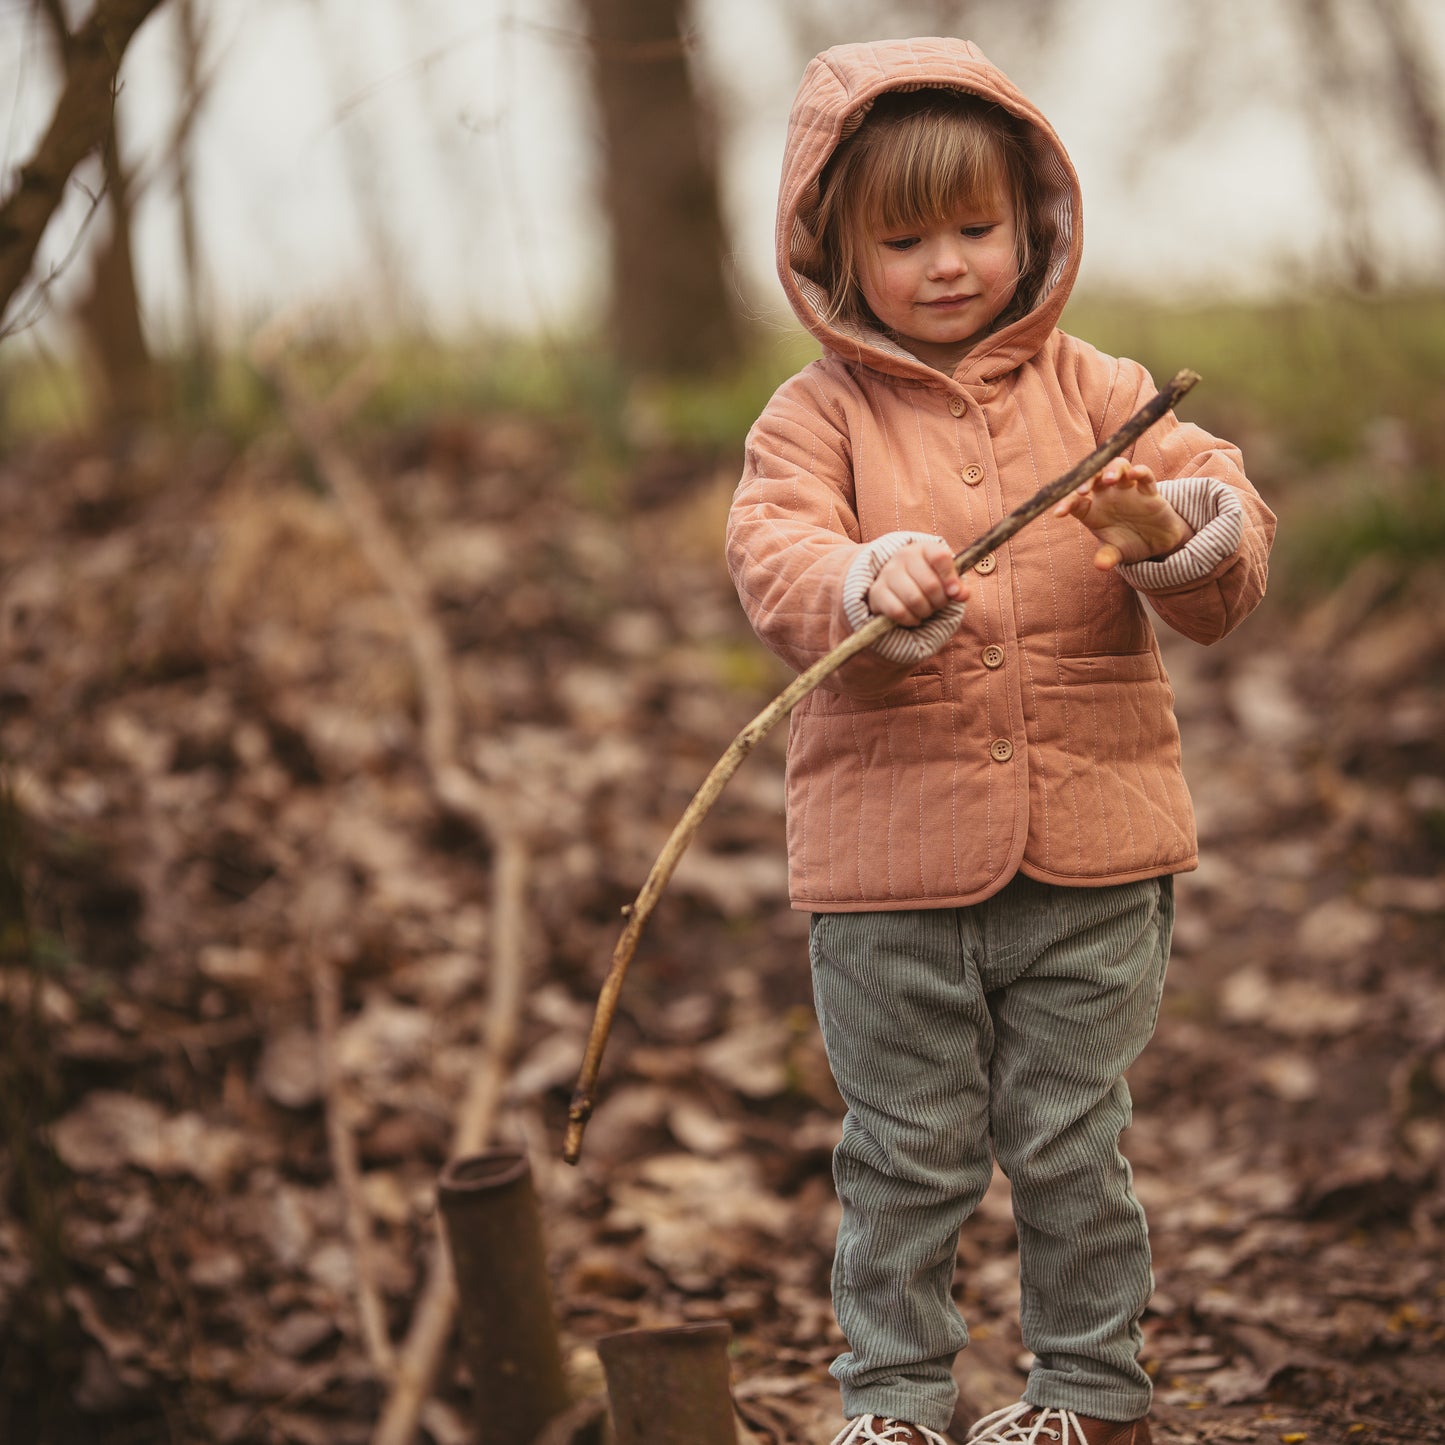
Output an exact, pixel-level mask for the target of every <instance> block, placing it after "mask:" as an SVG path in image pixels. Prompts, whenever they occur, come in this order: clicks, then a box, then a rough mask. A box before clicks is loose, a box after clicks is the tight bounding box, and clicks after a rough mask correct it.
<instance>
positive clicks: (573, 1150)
mask: <svg viewBox="0 0 1445 1445" xmlns="http://www.w3.org/2000/svg"><path fill="white" fill-rule="evenodd" d="M1198 380H1199V376H1198V374H1197V373H1196V372H1193V371H1180V372H1176V373H1175V375H1174V376H1173V377H1171V378H1170V380H1169V381H1168V383H1166V385H1165V386H1164V388H1163V390H1161V391H1160V392H1158V393H1157V394H1156V395H1155V396H1154V397H1152V398H1151V399H1150V400H1149V401H1147V402H1145V403H1144V405H1143V406H1141V407H1140V408H1139V410H1138V411H1136V412H1135V413H1134V415H1133V416H1131V417H1130V418H1129V420H1128V421H1126V422H1125V423H1124V425H1123V426H1121V427H1120V428H1119V430H1118V431H1116V432H1115V433H1114V435H1113V436H1111V437H1109V438H1108V440H1107V441H1105V442H1104V443H1103V444H1102V445H1101V446H1100V447H1099V448H1098V449H1097V450H1096V451H1094V452H1091V453H1090V454H1089V455H1088V456H1087V457H1085V458H1084V459H1083V461H1081V462H1079V464H1078V465H1077V466H1075V467H1073V468H1072V469H1071V470H1070V471H1068V472H1066V473H1065V474H1064V475H1063V476H1062V477H1059V478H1057V479H1056V480H1054V481H1052V482H1050V483H1049V484H1048V485H1047V486H1046V487H1043V488H1041V489H1040V490H1039V491H1037V492H1035V493H1034V495H1033V496H1032V497H1030V498H1029V500H1028V501H1027V502H1024V503H1023V504H1022V505H1021V506H1019V507H1016V508H1015V509H1014V510H1013V511H1012V512H1010V513H1009V514H1008V516H1006V517H1005V518H1004V519H1003V520H1002V521H1001V522H999V523H997V524H996V525H995V526H993V527H990V528H989V530H988V531H987V532H985V533H984V534H983V535H982V536H981V537H979V538H978V539H977V540H976V541H974V542H971V543H970V544H969V545H968V546H967V547H965V548H964V549H963V551H961V552H960V553H958V555H957V556H956V557H954V559H953V565H954V569H955V570H956V571H958V572H959V573H962V572H965V571H967V569H968V568H970V567H972V566H973V564H974V563H975V562H977V561H978V559H979V558H980V557H982V556H983V555H984V554H985V553H986V552H992V551H993V550H994V549H995V548H997V547H1001V546H1002V545H1003V544H1004V543H1005V542H1007V541H1008V539H1009V538H1010V537H1012V536H1013V535H1014V533H1016V532H1018V531H1019V530H1021V529H1022V528H1023V527H1025V526H1027V525H1028V523H1030V522H1032V521H1033V520H1034V518H1035V517H1037V516H1039V515H1040V514H1041V513H1043V512H1046V511H1047V510H1048V509H1049V508H1050V507H1051V506H1053V505H1054V503H1055V502H1060V501H1062V500H1063V499H1064V498H1065V497H1067V496H1068V495H1069V493H1070V492H1072V491H1074V490H1075V489H1076V488H1078V487H1080V486H1082V485H1083V484H1084V483H1085V482H1086V481H1088V479H1089V478H1090V477H1092V476H1094V475H1095V474H1096V473H1098V472H1100V471H1102V470H1103V469H1104V467H1105V466H1106V465H1107V464H1108V463H1109V462H1110V461H1112V460H1113V459H1114V458H1115V457H1117V456H1118V455H1119V454H1120V453H1121V452H1123V451H1126V450H1127V449H1128V448H1129V447H1131V446H1133V444H1134V443H1135V442H1136V441H1138V439H1139V438H1140V437H1141V436H1143V434H1144V433H1145V432H1146V431H1148V430H1149V428H1150V427H1151V426H1153V425H1154V423H1155V422H1157V421H1159V420H1160V419H1161V418H1162V417H1163V416H1164V415H1165V413H1166V412H1168V411H1169V410H1170V409H1171V408H1172V407H1173V406H1174V405H1175V404H1176V403H1177V402H1178V401H1179V399H1180V397H1182V396H1183V395H1184V394H1185V393H1186V392H1187V391H1189V389H1190V388H1191V387H1193V385H1194V384H1195V382H1197V381H1198ZM895 625H896V624H894V623H893V622H891V621H890V620H889V619H888V618H886V617H875V618H873V619H872V621H870V622H867V623H865V624H864V625H863V626H862V627H860V628H859V629H858V631H857V632H855V633H853V634H852V636H850V637H847V638H845V639H844V640H843V641H842V642H840V643H839V644H838V646H837V647H835V648H834V649H833V650H832V652H830V653H828V655H827V656H826V657H823V658H820V659H819V660H818V661H817V662H815V663H814V664H813V665H812V667H810V668H808V670H807V671H806V672H801V673H799V674H798V676H797V677H795V678H794V679H793V681H792V682H791V683H789V685H788V686H787V687H786V688H784V689H783V691H782V692H780V693H779V694H778V695H777V697H775V698H774V699H773V700H772V702H770V703H769V704H768V705H767V707H765V708H764V709H763V710H762V712H760V713H759V714H758V715H757V716H756V717H755V718H754V719H753V720H752V721H751V722H750V723H748V724H747V726H746V727H744V728H743V730H742V731H741V732H740V733H739V734H738V735H737V737H735V738H734V739H733V740H732V742H731V743H730V744H729V745H728V749H727V751H726V752H725V753H724V754H723V755H722V757H720V758H719V759H718V760H717V762H716V763H715V764H714V765H713V769H712V771H711V772H710V773H709V774H708V775H707V777H706V778H705V779H704V780H703V784H702V786H701V787H700V788H699V789H698V790H697V792H696V793H695V794H694V796H693V799H692V801H691V802H690V803H689V804H688V805H687V808H686V810H685V811H684V813H683V815H682V817H681V819H679V821H678V824H677V826H676V827H675V828H674V829H673V830H672V833H671V834H670V835H669V837H668V840H667V842H666V843H664V844H663V847H662V852H661V853H659V854H658V857H657V861H656V862H655V863H654V864H653V865H652V869H651V871H650V872H649V873H648V875H647V880H646V882H644V883H643V885H642V891H641V892H640V893H639V894H638V895H637V898H636V901H635V902H634V903H633V904H632V905H631V906H630V907H629V908H627V909H626V910H625V912H626V914H627V923H626V926H625V927H624V928H623V930H622V936H621V937H620V938H619V939H618V940H617V945H616V947H615V948H614V949H613V951H612V963H611V966H610V967H609V968H608V970H607V977H606V978H605V979H604V980H603V983H602V991H601V993H600V994H599V995H598V999H597V1011H596V1014H595V1016H594V1017H593V1020H592V1032H591V1034H590V1035H589V1036H588V1039H587V1050H586V1052H585V1054H584V1055H583V1057H582V1068H581V1072H580V1073H579V1074H578V1076H577V1086H576V1088H575V1090H574V1091H573V1094H572V1105H571V1108H570V1109H569V1110H568V1112H567V1135H566V1139H565V1141H564V1143H563V1146H562V1157H563V1158H564V1159H565V1160H566V1161H567V1162H568V1163H569V1164H575V1163H576V1162H577V1161H578V1159H579V1158H581V1155H582V1132H583V1130H584V1129H585V1128H586V1127H587V1121H588V1119H590V1118H591V1117H592V1111H593V1109H594V1108H595V1107H596V1090H597V1076H598V1074H599V1072H600V1071H601V1069H602V1054H603V1051H604V1050H605V1049H606V1047H607V1037H608V1035H609V1034H610V1033H611V1031H612V1020H613V1018H614V1016H615V1015H616V1013H617V1001H618V998H619V997H620V995H621V993H622V982H623V980H624V978H626V976H627V969H628V965H629V964H630V963H631V962H632V956H633V954H634V953H636V952H637V943H638V940H639V939H640V938H641V936H642V930H643V928H644V927H646V925H647V920H648V919H649V918H650V917H651V916H652V911H653V909H654V908H655V907H656V906H657V900H658V899H659V898H660V897H661V896H662V890H663V889H664V888H665V887H667V882H668V879H669V878H671V877H672V873H673V870H674V869H675V868H676V867H677V864H678V860H679V859H680V858H681V857H682V855H683V853H684V852H685V851H686V850H687V845H688V844H689V843H691V842H692V838H693V834H694V833H696V832H697V830H698V827H699V825H700V824H701V823H702V820H703V819H704V818H705V817H706V816H707V814H708V811H709V809H711V807H712V805H713V804H714V803H715V802H716V801H717V798H718V794H719V793H721V792H722V790H723V788H724V787H726V786H727V783H728V780H729V779H730V778H731V777H732V775H733V774H734V773H735V772H737V770H738V768H739V767H740V766H741V765H742V762H743V759H744V758H746V757H747V756H748V754H749V753H750V752H752V750H753V749H754V748H755V747H756V746H757V745H758V744H759V743H760V742H761V741H762V740H763V738H765V737H766V736H767V735H768V733H769V732H771V731H772V729H773V727H774V726H775V725H776V724H777V723H779V722H780V721H781V720H782V719H783V718H784V717H786V716H787V715H788V713H790V712H791V711H792V710H793V708H795V707H796V706H797V705H798V703H800V702H801V701H802V700H803V699H804V698H805V697H806V696H807V695H808V694H809V693H810V692H812V691H813V689H814V688H815V687H817V686H818V684H819V683H820V682H822V681H823V680H824V679H825V678H827V677H830V676H832V674H833V673H835V672H837V670H838V669H839V668H840V667H842V665H843V664H844V663H845V662H847V661H848V659H849V658H850V657H853V656H855V655H856V654H857V653H859V652H862V650H863V649H864V648H865V647H868V646H869V645H871V644H872V643H874V642H876V641H877V640H878V639H879V638H880V637H882V636H883V634H884V633H885V632H888V631H889V630H890V629H891V628H893V627H894V626H895Z"/></svg>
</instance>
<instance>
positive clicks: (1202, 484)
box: [1119, 477, 1244, 592]
mask: <svg viewBox="0 0 1445 1445" xmlns="http://www.w3.org/2000/svg"><path fill="white" fill-rule="evenodd" d="M1159 494H1160V495H1161V496H1162V497H1163V498H1164V500H1165V501H1167V502H1168V503H1169V505H1170V506H1171V507H1173V508H1174V510H1175V511H1176V512H1178V513H1179V515H1180V516H1181V517H1183V518H1184V520H1185V521H1186V522H1188V523H1189V525H1190V526H1191V527H1193V528H1194V535H1193V536H1192V537H1191V538H1190V539H1189V540H1188V541H1187V542H1186V543H1185V544H1184V545H1183V546H1182V547H1181V548H1180V549H1179V550H1178V551H1177V552H1171V553H1170V554H1169V555H1168V556H1167V557H1161V558H1159V559H1158V560H1157V561H1145V562H1128V563H1124V564H1122V565H1121V566H1120V567H1119V575H1120V576H1121V577H1122V578H1123V579H1124V580H1125V581H1126V582H1127V583H1129V585H1130V586H1131V587H1137V588H1139V589H1140V590H1141V591H1146V592H1147V591H1163V590H1164V589H1165V588H1172V587H1187V586H1189V585H1190V583H1192V582H1202V581H1203V580H1204V579H1205V578H1206V577H1208V576H1209V575H1210V574H1211V573H1213V572H1215V571H1216V570H1217V569H1218V568H1219V567H1220V566H1221V564H1223V563H1225V562H1227V561H1228V560H1229V559H1230V558H1231V557H1233V556H1234V555H1235V554H1236V553H1237V552H1238V551H1239V542H1240V537H1241V536H1242V534H1243V530H1244V508H1243V507H1242V506H1241V505H1240V502H1239V497H1238V496H1237V495H1236V493H1235V491H1234V489H1233V488H1232V487H1230V486H1228V485H1227V484H1226V483H1224V482H1221V481H1216V480H1215V478H1213V477H1184V478H1182V479H1176V480H1170V481H1162V482H1160V483H1159Z"/></svg>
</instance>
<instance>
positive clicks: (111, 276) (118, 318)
mask: <svg viewBox="0 0 1445 1445" xmlns="http://www.w3.org/2000/svg"><path fill="white" fill-rule="evenodd" d="M117 119H118V118H117ZM104 155H105V175H106V200H107V202H108V209H109V211H110V234H109V235H108V236H107V237H106V238H105V241H104V243H103V244H102V245H101V246H100V248H99V249H98V250H97V252H96V257H95V268H94V270H93V271H92V272H91V280H90V290H89V291H88V292H87V293H86V294H85V296H84V297H83V298H82V299H81V301H80V304H79V307H78V308H77V312H78V315H79V318H80V323H81V326H82V327H83V328H84V331H85V340H86V345H87V347H88V348H89V350H90V355H91V360H92V362H93V363H94V366H95V370H96V375H97V380H98V382H99V387H100V391H101V408H100V410H101V413H102V415H103V417H104V419H105V420H106V421H108V422H112V423H120V424H121V425H125V424H128V423H132V422H137V421H141V420H143V419H144V418H146V417H148V416H153V415H154V414H155V412H156V410H157V408H158V406H159V403H160V390H161V386H160V375H159V373H158V372H157V370H156V365H155V361H154V359H153V358H152V356H151V352H150V347H149V346H148V345H147V344H146V338H145V330H144V327H143V326H142V324H141V314H140V294H139V292H138V291H137V289H136V283H135V263H134V260H133V258H132V255H131V245H130V233H131V198H130V177H129V176H128V175H127V174H126V172H125V168H124V166H123V165H122V164H121V159H120V147H119V145H118V144H117V141H116V124H115V121H112V124H111V130H110V134H109V135H108V136H107V137H106V140H105V149H104Z"/></svg>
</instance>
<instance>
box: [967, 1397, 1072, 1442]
mask: <svg viewBox="0 0 1445 1445" xmlns="http://www.w3.org/2000/svg"><path fill="white" fill-rule="evenodd" d="M1030 1416H1033V1418H1032V1419H1030V1418H1029V1417H1030ZM1041 1440H1049V1441H1057V1442H1058V1445H1088V1439H1087V1437H1086V1436H1085V1434H1084V1427H1083V1426H1082V1425H1081V1424H1080V1423H1079V1417H1078V1416H1077V1415H1076V1414H1074V1412H1073V1411H1072V1410H1045V1409H1040V1408H1039V1407H1038V1406H1037V1405H1030V1404H1029V1402H1028V1401H1027V1400H1020V1401H1018V1402H1017V1403H1016V1404H1013V1405H1005V1406H1004V1407H1003V1409H1002V1410H995V1411H994V1412H993V1413H992V1414H991V1415H985V1416H984V1417H983V1419H981V1420H979V1421H978V1423H977V1424H975V1425H974V1427H973V1429H972V1430H970V1431H969V1432H968V1445H1039V1442H1040V1441H1041Z"/></svg>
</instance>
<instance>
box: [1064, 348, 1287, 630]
mask: <svg viewBox="0 0 1445 1445" xmlns="http://www.w3.org/2000/svg"><path fill="white" fill-rule="evenodd" d="M1098 368H1102V369H1103V370H1102V372H1101V373H1100V374H1098V375H1097V381H1096V389H1095V395H1096V396H1097V395H1099V394H1100V392H1102V394H1103V396H1104V402H1103V406H1102V407H1101V408H1100V410H1099V411H1098V412H1096V413H1095V433H1096V435H1097V436H1098V437H1099V438H1100V440H1102V439H1103V438H1105V437H1107V436H1109V435H1111V434H1112V433H1113V432H1115V431H1117V430H1118V428H1119V427H1120V426H1121V425H1123V423H1124V421H1125V420H1126V419H1127V418H1128V417H1129V416H1131V415H1132V414H1133V413H1134V412H1135V411H1137V410H1138V409H1139V407H1141V406H1143V404H1144V403H1145V402H1146V401H1148V400H1149V398H1150V397H1152V396H1153V395H1154V393H1155V391H1156V390H1157V389H1158V388H1157V387H1156V386H1155V385H1154V382H1153V380H1152V379H1151V378H1150V376H1149V373H1148V372H1147V371H1146V370H1145V369H1144V368H1143V367H1142V366H1140V365H1139V364H1138V363H1137V362H1133V361H1127V360H1114V359H1113V358H1110V357H1105V356H1103V355H1102V353H1098V352H1095V353H1094V354H1093V356H1092V357H1091V358H1090V359H1089V361H1088V362H1086V363H1085V367H1084V370H1085V371H1086V372H1087V371H1089V370H1095V369H1098ZM1091 409H1092V408H1091ZM1128 456H1129V457H1130V459H1131V460H1132V461H1135V462H1138V463H1141V464H1142V465H1144V466H1147V467H1149V468H1151V469H1152V471H1153V472H1154V475H1155V476H1156V477H1158V478H1159V481H1160V490H1161V491H1162V492H1163V493H1164V495H1165V496H1166V497H1168V498H1169V499H1170V501H1171V502H1172V503H1173V504H1174V505H1175V507H1176V508H1177V509H1178V510H1179V511H1180V513H1181V515H1183V516H1184V517H1185V520H1186V521H1188V522H1189V523H1190V524H1191V525H1192V526H1193V527H1194V529H1195V532H1196V536H1195V538H1194V539H1193V540H1192V541H1191V542H1190V543H1188V544H1187V545H1186V547H1185V548H1184V549H1183V550H1182V551H1181V552H1179V553H1177V554H1175V555H1174V556H1171V557H1170V558H1168V559H1167V560H1166V561H1164V562H1142V563H1136V564H1134V565H1133V566H1126V567H1121V568H1120V569H1119V572H1120V576H1122V577H1123V578H1124V579H1125V580H1126V581H1128V582H1129V583H1130V584H1131V585H1132V586H1133V587H1135V588H1136V589H1137V590H1138V591H1139V592H1141V593H1142V594H1143V595H1144V596H1146V597H1147V598H1148V599H1149V602H1150V604H1151V606H1152V607H1153V608H1154V610H1155V611H1156V612H1157V613H1158V614H1159V616H1160V617H1162V618H1163V619H1164V621H1165V622H1167V623H1168V624H1169V625H1170V627H1172V628H1173V629H1174V630H1175V631H1176V632H1180V633H1183V635H1184V636H1185V637H1188V638H1191V639H1192V640H1193V641H1195V642H1203V643H1210V642H1218V641H1219V639H1220V638H1222V637H1225V636H1227V635H1228V634H1229V633H1230V632H1232V631H1233V630H1234V629H1235V628H1236V627H1238V626H1239V624H1240V623H1241V622H1243V621H1244V619H1245V618H1246V617H1248V616H1249V614H1250V613H1251V612H1253V611H1254V609H1255V607H1257V606H1258V605H1259V601H1260V599H1261V598H1262V597H1263V596H1264V589H1265V582H1266V579H1267V577H1268V573H1269V550H1270V546H1271V544H1272V542H1273V540H1274V529H1275V517H1274V513H1273V512H1271V511H1270V509H1269V508H1268V507H1267V506H1266V505H1265V504H1264V501H1263V500H1262V499H1261V497H1260V495H1259V493H1258V492H1256V491H1255V489H1254V487H1253V486H1252V485H1251V484H1250V481H1249V478H1248V477H1246V476H1245V474H1244V459H1243V458H1242V457H1241V456H1240V453H1239V448H1238V447H1236V446H1234V445H1232V444H1231V443H1229V442H1226V441H1221V440H1220V439H1219V438H1218V437H1214V436H1211V435H1210V434H1209V433H1208V432H1206V431H1204V430H1203V429H1202V428H1200V427H1197V426H1194V425H1192V424H1191V423H1188V422H1181V421H1180V420H1179V418H1178V417H1176V416H1175V415H1174V413H1173V412H1170V413H1168V415H1167V416H1165V417H1164V418H1163V419H1162V420H1161V421H1159V422H1157V423H1156V424H1155V425H1154V426H1152V427H1151V428H1150V429H1149V430H1148V431H1147V432H1145V433H1144V435H1143V436H1142V437H1140V438H1139V440H1138V441H1137V442H1136V443H1135V444H1134V446H1133V448H1132V449H1131V450H1130V452H1129V453H1128Z"/></svg>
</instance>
